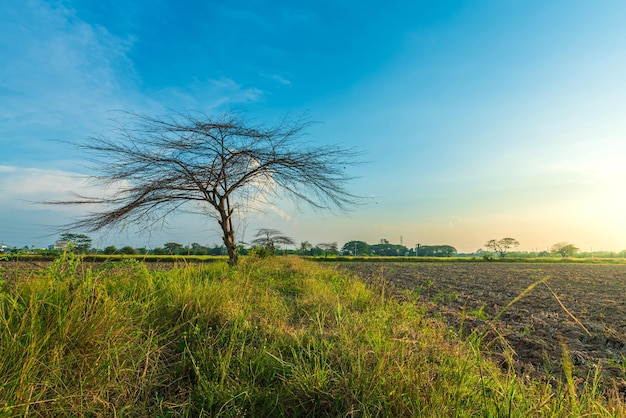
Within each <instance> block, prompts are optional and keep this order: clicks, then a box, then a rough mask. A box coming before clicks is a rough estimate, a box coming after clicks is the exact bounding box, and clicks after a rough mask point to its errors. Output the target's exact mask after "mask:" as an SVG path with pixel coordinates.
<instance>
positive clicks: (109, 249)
mask: <svg viewBox="0 0 626 418" xmlns="http://www.w3.org/2000/svg"><path fill="white" fill-rule="evenodd" d="M102 253H103V254H117V247H116V246H115V245H109V246H107V247H105V248H104V250H102Z"/></svg>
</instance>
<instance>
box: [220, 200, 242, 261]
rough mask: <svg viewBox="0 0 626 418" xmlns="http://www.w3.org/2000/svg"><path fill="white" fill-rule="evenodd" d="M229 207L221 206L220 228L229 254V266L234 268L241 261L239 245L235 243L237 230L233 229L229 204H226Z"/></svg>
mask: <svg viewBox="0 0 626 418" xmlns="http://www.w3.org/2000/svg"><path fill="white" fill-rule="evenodd" d="M226 205H227V207H224V206H223V205H222V206H220V208H219V212H220V218H221V219H220V221H219V223H220V226H221V227H222V239H223V240H224V246H225V247H226V253H227V254H228V265H229V266H231V267H234V266H236V265H237V262H238V261H239V259H238V258H239V257H238V254H237V244H236V243H235V230H234V229H233V222H232V219H231V213H230V208H229V207H228V206H229V204H228V202H226Z"/></svg>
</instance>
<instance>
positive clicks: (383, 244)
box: [341, 239, 457, 257]
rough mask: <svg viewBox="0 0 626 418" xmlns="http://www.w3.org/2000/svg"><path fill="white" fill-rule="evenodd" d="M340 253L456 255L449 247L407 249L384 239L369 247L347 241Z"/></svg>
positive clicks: (357, 254) (417, 246)
mask: <svg viewBox="0 0 626 418" xmlns="http://www.w3.org/2000/svg"><path fill="white" fill-rule="evenodd" d="M416 252H417V254H416ZM341 253H342V254H343V255H352V256H366V255H373V256H416V255H417V256H419V257H451V256H453V255H455V254H456V253H457V250H456V248H454V247H453V246H451V245H416V246H415V248H408V247H406V246H404V245H402V244H391V243H390V242H389V241H387V240H386V239H381V240H380V242H379V243H378V244H371V245H370V244H368V243H366V242H363V241H349V242H347V243H346V244H344V246H343V247H341Z"/></svg>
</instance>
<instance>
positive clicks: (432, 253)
mask: <svg viewBox="0 0 626 418" xmlns="http://www.w3.org/2000/svg"><path fill="white" fill-rule="evenodd" d="M456 253H457V251H456V248H454V247H453V246H451V245H422V246H420V248H419V254H418V255H420V256H427V257H451V256H452V255H454V254H456Z"/></svg>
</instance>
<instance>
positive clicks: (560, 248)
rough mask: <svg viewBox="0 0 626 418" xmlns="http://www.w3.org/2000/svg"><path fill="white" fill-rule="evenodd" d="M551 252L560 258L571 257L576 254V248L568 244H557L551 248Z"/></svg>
mask: <svg viewBox="0 0 626 418" xmlns="http://www.w3.org/2000/svg"><path fill="white" fill-rule="evenodd" d="M551 250H552V252H553V253H555V254H559V255H560V256H561V257H571V256H573V255H574V254H576V253H577V252H578V248H577V247H576V246H574V244H570V243H569V242H557V243H556V244H554V245H553V246H552V248H551Z"/></svg>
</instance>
